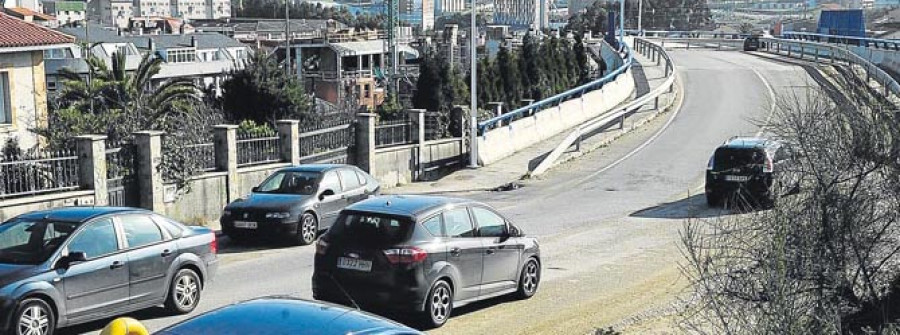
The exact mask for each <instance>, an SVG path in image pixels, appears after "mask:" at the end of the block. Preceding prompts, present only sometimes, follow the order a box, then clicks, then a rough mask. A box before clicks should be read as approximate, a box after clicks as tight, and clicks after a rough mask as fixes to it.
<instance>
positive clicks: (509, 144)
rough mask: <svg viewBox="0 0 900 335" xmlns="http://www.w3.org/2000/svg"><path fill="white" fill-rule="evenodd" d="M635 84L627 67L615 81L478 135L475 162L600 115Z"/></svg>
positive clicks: (627, 94)
mask: <svg viewBox="0 0 900 335" xmlns="http://www.w3.org/2000/svg"><path fill="white" fill-rule="evenodd" d="M634 89H635V83H634V78H633V77H632V76H631V69H628V70H627V71H625V72H624V73H622V74H621V75H619V77H618V78H616V80H614V81H612V82H610V83H608V84H606V85H604V86H603V88H601V89H599V90H595V91H592V92H590V93H587V94H585V95H584V96H583V97H582V98H581V99H573V100H569V101H566V102H564V103H562V104H560V105H559V106H554V107H550V108H547V109H544V110H541V111H539V112H537V113H535V114H534V115H532V116H527V117H524V118H522V119H519V120H516V121H514V122H512V123H510V124H508V125H504V126H502V127H499V128H496V129H492V130H490V131H488V132H486V133H485V134H483V135H482V136H479V137H478V161H479V163H480V164H481V165H490V164H493V163H494V162H496V161H498V160H500V159H503V158H504V157H507V156H509V155H512V154H513V153H515V152H517V151H519V150H522V149H525V148H527V147H530V146H532V145H534V144H536V143H538V142H541V141H543V140H546V139H548V138H550V137H553V136H555V135H557V134H559V133H561V132H563V131H565V130H567V129H571V128H573V127H575V126H578V125H580V124H581V123H584V122H585V121H587V120H589V119H592V118H594V117H597V116H599V115H601V114H604V113H606V112H608V111H610V110H611V109H613V108H614V107H615V106H617V105H619V104H621V103H622V102H624V101H625V100H626V99H628V98H629V97H631V94H632V93H633V92H634Z"/></svg>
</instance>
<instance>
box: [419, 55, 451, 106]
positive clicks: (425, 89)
mask: <svg viewBox="0 0 900 335" xmlns="http://www.w3.org/2000/svg"><path fill="white" fill-rule="evenodd" d="M441 82H442V78H441V73H440V68H439V67H438V64H437V59H436V58H435V55H434V52H433V51H431V50H426V51H425V54H424V56H423V57H422V61H421V63H419V79H418V80H417V81H416V92H415V94H413V97H412V103H413V106H414V107H416V108H422V109H425V110H430V111H436V110H440V108H441V107H442V106H443V105H444V101H443V92H442V91H441Z"/></svg>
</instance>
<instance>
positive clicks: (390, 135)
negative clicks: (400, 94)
mask: <svg viewBox="0 0 900 335" xmlns="http://www.w3.org/2000/svg"><path fill="white" fill-rule="evenodd" d="M413 128H415V127H414V124H413V122H412V121H411V120H410V119H409V118H403V119H400V120H394V121H380V122H378V124H377V125H375V147H376V148H381V147H389V146H394V145H403V144H409V143H413V142H415V138H416V137H415V136H414V135H415V134H414V132H415V131H414V130H413Z"/></svg>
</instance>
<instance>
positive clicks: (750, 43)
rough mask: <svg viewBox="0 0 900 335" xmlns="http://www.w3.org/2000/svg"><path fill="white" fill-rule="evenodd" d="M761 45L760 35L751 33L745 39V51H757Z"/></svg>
mask: <svg viewBox="0 0 900 335" xmlns="http://www.w3.org/2000/svg"><path fill="white" fill-rule="evenodd" d="M759 47H760V43H759V35H750V36H747V38H745V39H744V51H756V50H759Z"/></svg>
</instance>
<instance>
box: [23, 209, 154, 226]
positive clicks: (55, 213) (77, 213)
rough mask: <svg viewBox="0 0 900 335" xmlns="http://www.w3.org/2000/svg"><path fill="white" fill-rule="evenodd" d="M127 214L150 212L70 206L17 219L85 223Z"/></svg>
mask: <svg viewBox="0 0 900 335" xmlns="http://www.w3.org/2000/svg"><path fill="white" fill-rule="evenodd" d="M129 212H138V213H150V211H148V210H145V209H140V208H130V207H103V206H97V207H87V206H72V207H59V208H53V209H45V210H40V211H34V212H30V213H26V214H22V215H20V216H18V218H22V219H31V220H51V221H60V222H85V221H88V220H90V219H93V218H95V217H98V216H101V215H106V214H117V213H129Z"/></svg>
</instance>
